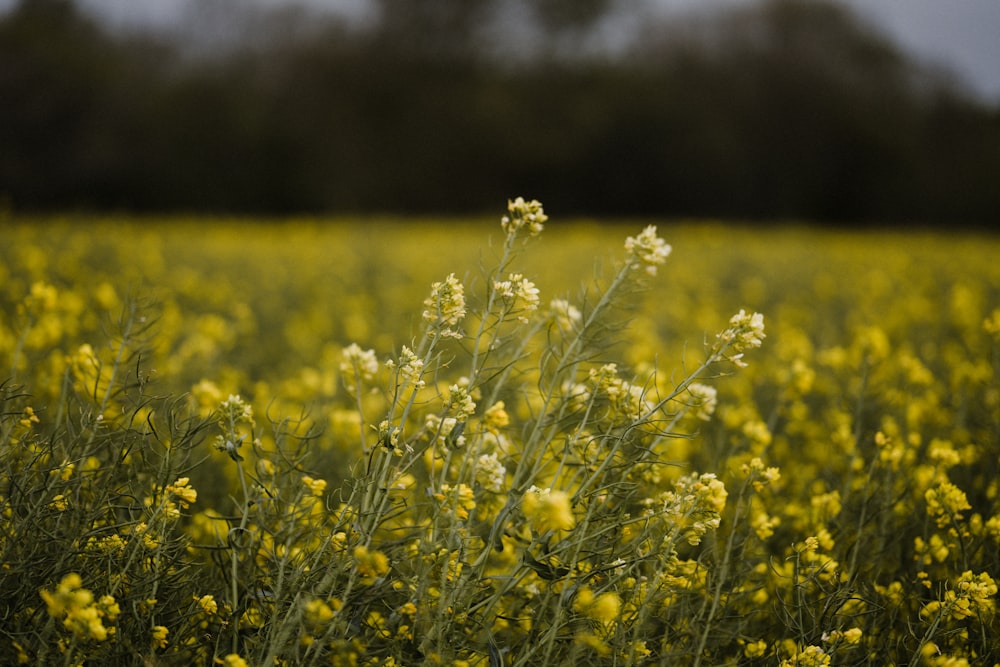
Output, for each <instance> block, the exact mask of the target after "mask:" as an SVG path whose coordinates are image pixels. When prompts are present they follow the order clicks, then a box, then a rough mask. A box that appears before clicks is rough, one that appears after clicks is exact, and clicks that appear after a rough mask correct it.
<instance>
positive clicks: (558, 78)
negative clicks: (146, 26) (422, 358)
mask: <svg viewBox="0 0 1000 667" xmlns="http://www.w3.org/2000/svg"><path fill="white" fill-rule="evenodd" d="M373 2H375V11H374V12H373V16H374V17H375V18H374V19H373V20H371V21H368V22H360V23H359V22H351V21H348V20H346V19H344V18H343V17H332V16H331V17H321V16H317V15H304V14H303V15H292V14H286V15H284V16H282V15H279V14H277V13H270V14H266V15H259V16H258V17H257V19H258V20H255V21H249V20H248V21H245V22H244V23H241V24H240V25H242V26H244V29H243V31H242V32H241V33H240V35H239V37H238V39H235V40H233V41H232V42H231V43H226V44H225V45H223V46H220V45H215V46H212V45H211V44H210V45H208V46H207V47H206V46H205V45H204V44H202V47H201V48H199V49H197V50H194V49H192V48H190V45H186V44H185V43H184V40H183V39H180V38H178V37H177V36H176V35H174V36H171V35H170V34H166V33H163V34H148V33H146V34H137V33H129V32H122V31H113V30H111V29H109V28H108V27H106V26H104V25H102V24H100V23H98V22H96V21H95V19H93V18H92V17H90V16H88V15H86V14H85V13H83V12H82V11H81V10H80V9H79V8H78V7H77V6H76V5H75V4H74V3H73V2H72V1H71V0H22V2H21V3H20V4H19V5H17V6H16V7H15V8H14V9H13V10H12V11H10V12H9V13H8V14H7V15H5V16H3V17H0V99H3V100H4V103H3V104H2V105H0V198H3V199H4V200H6V201H7V202H8V203H9V205H11V206H13V207H14V208H15V209H18V210H64V209H88V210H109V209H115V210H127V211H137V212H142V211H158V212H159V211H193V212H218V213H250V214H278V215H281V214H291V213H322V214H326V213H349V212H368V213H383V212H398V213H478V212H481V211H486V210H492V209H495V207H496V202H497V201H502V200H504V199H505V198H506V197H507V196H508V195H510V194H511V193H525V194H528V195H530V196H532V197H538V198H540V199H545V200H548V201H552V202H559V204H560V206H561V207H562V210H561V211H560V212H561V213H566V214H571V213H572V214H586V215H602V216H697V217H709V216H711V217H720V216H722V217H730V218H741V219H762V220H765V219H768V220H771V219H786V218H797V219H808V220H817V221H828V222H836V223H856V224H860V223H865V222H879V223H883V224H885V223H890V224H891V223H899V224H903V223H912V222H918V223H926V224H935V223H947V224H967V225H983V226H992V225H995V224H997V220H996V214H997V211H1000V188H997V187H996V184H995V176H996V174H998V173H1000V109H998V108H996V107H994V106H991V105H989V104H987V103H986V102H984V101H982V100H979V99H976V98H975V97H973V96H971V95H969V94H966V93H964V92H963V91H962V89H961V87H960V86H959V85H958V84H957V83H956V82H954V81H951V80H949V79H948V78H946V77H945V76H944V75H941V74H939V73H931V72H928V71H926V70H924V69H922V68H921V67H920V66H918V65H916V64H915V63H914V62H913V61H912V60H911V59H909V58H908V57H907V56H906V54H904V53H902V52H901V51H900V50H899V49H898V48H897V47H896V46H895V45H894V44H892V43H891V42H890V41H889V40H888V39H887V38H886V37H885V36H884V35H881V34H879V33H878V32H876V31H874V30H873V29H872V28H871V27H869V26H867V25H866V24H864V23H862V22H861V21H860V20H859V19H858V18H857V17H855V16H854V15H852V14H851V13H849V12H848V10H846V9H845V8H844V7H843V6H841V5H837V4H834V3H831V2H825V1H821V0H767V1H764V2H761V3H758V4H753V5H750V6H742V7H740V8H738V9H730V10H727V11H726V12H721V13H714V14H702V15H699V16H698V17H692V18H688V19H685V20H678V19H670V20H668V19H666V18H662V17H661V18H658V19H657V18H656V17H655V16H653V15H649V16H644V17H643V20H641V21H633V22H632V24H631V25H632V26H633V28H632V29H631V31H630V32H629V33H628V35H627V38H626V37H620V36H619V37H618V38H617V39H609V38H608V37H607V36H608V34H614V30H615V29H616V26H619V29H620V25H622V24H623V23H627V21H626V19H628V18H629V12H630V11H632V8H634V6H635V5H634V3H629V2H626V1H625V0H586V1H583V0H520V1H519V2H513V3H512V2H498V1H497V0H422V1H421V2H413V1H412V0H373ZM222 4H223V6H224V7H226V8H227V9H228V10H231V11H232V12H240V11H244V12H245V11H248V10H246V9H242V10H241V9H239V7H240V6H241V5H240V3H232V2H230V3H225V2H223V3H222ZM227 20H230V21H231V20H233V19H232V15H229V16H228V18H227ZM636 26H638V27H636ZM609 44H610V46H609Z"/></svg>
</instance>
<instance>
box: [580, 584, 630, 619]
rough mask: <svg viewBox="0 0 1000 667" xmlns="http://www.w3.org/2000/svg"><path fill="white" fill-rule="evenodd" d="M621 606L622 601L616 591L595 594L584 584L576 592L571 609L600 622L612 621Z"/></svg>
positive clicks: (616, 616)
mask: <svg viewBox="0 0 1000 667" xmlns="http://www.w3.org/2000/svg"><path fill="white" fill-rule="evenodd" d="M621 606H622V601H621V598H619V597H618V594H617V593H615V592H613V591H608V592H606V593H601V594H600V595H597V596H595V595H594V592H593V591H592V590H590V588H588V587H586V586H584V587H583V588H581V589H580V590H579V592H577V594H576V598H575V599H574V600H573V609H575V610H576V611H577V612H579V613H581V614H583V615H584V616H586V617H587V618H592V619H594V620H597V621H600V622H601V623H613V622H614V621H615V620H616V619H617V618H618V614H619V612H620V611H621Z"/></svg>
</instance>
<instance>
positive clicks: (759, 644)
mask: <svg viewBox="0 0 1000 667" xmlns="http://www.w3.org/2000/svg"><path fill="white" fill-rule="evenodd" d="M765 653H767V642H766V641H764V640H763V639H758V640H757V641H755V642H749V643H747V644H746V645H745V646H744V647H743V655H744V656H746V657H748V658H763V657H764V654H765Z"/></svg>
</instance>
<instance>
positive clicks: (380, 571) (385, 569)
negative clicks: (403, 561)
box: [354, 546, 389, 583]
mask: <svg viewBox="0 0 1000 667" xmlns="http://www.w3.org/2000/svg"><path fill="white" fill-rule="evenodd" d="M354 562H355V564H356V566H357V568H358V573H359V574H360V575H361V576H362V581H364V582H366V583H374V581H375V579H377V578H378V577H382V576H385V575H386V574H388V573H389V559H388V558H387V557H386V555H385V554H384V553H382V552H381V551H372V550H370V549H368V547H366V546H358V547H355V549H354Z"/></svg>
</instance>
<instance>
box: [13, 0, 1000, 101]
mask: <svg viewBox="0 0 1000 667" xmlns="http://www.w3.org/2000/svg"><path fill="white" fill-rule="evenodd" d="M190 1H191V0H78V2H79V3H80V4H81V5H83V6H85V7H88V8H93V9H95V10H97V11H99V12H100V13H101V14H102V15H104V16H107V17H109V18H111V20H112V21H113V22H116V23H118V22H120V23H123V24H126V25H143V24H151V23H152V24H156V23H164V22H170V21H171V20H172V19H176V17H177V16H178V14H179V13H180V12H181V9H182V8H183V7H184V6H185V4H186V3H188V2H190ZM251 1H252V2H255V3H257V4H259V5H264V6H278V5H282V4H287V3H289V2H298V3H300V4H306V5H310V6H315V7H321V8H323V9H336V10H338V11H346V12H348V13H360V12H363V11H364V8H365V6H366V5H367V2H366V0H247V2H251ZM636 1H640V0H636ZM646 1H648V2H653V3H657V4H659V5H661V6H663V7H664V8H665V9H666V10H667V11H682V10H688V9H691V8H692V7H697V8H699V9H705V8H712V7H720V6H725V5H731V4H746V3H750V2H753V1H754V0H646ZM837 1H838V2H842V3H844V4H847V5H849V6H850V7H852V8H854V10H855V11H857V12H858V13H860V14H862V15H863V16H865V17H867V18H868V19H870V20H871V21H873V22H874V23H876V24H877V25H879V26H881V27H882V29H883V30H884V31H885V32H886V33H887V34H888V35H889V36H890V37H891V38H893V39H894V40H895V41H896V43H897V44H899V45H900V46H901V47H902V48H903V49H904V50H905V51H907V52H908V53H910V55H911V56H914V57H916V58H917V59H918V60H920V61H922V62H929V63H936V64H940V65H942V66H944V67H946V68H948V69H950V70H951V71H953V72H955V73H956V74H957V75H958V76H959V77H960V78H961V79H962V80H964V81H965V82H966V83H967V84H968V85H969V86H971V88H972V89H973V90H974V91H976V92H978V93H980V94H981V95H983V96H985V97H987V98H988V99H990V100H992V101H994V102H997V103H1000V0H837ZM14 3H15V0H0V10H3V9H8V8H10V7H12V6H13V5H14Z"/></svg>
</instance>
